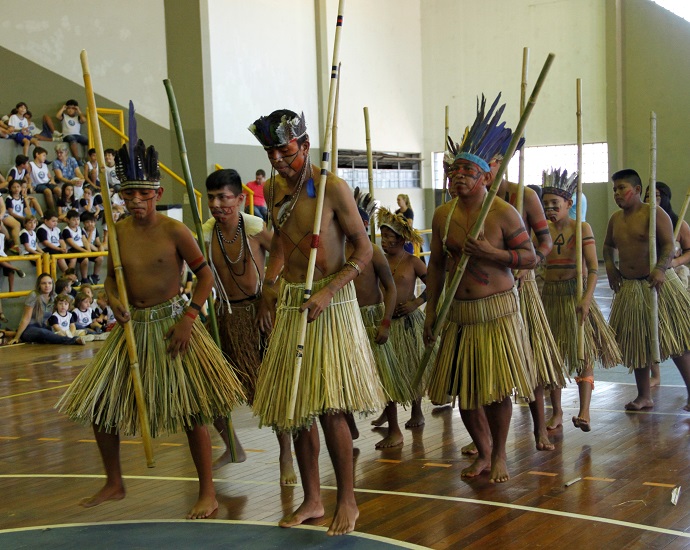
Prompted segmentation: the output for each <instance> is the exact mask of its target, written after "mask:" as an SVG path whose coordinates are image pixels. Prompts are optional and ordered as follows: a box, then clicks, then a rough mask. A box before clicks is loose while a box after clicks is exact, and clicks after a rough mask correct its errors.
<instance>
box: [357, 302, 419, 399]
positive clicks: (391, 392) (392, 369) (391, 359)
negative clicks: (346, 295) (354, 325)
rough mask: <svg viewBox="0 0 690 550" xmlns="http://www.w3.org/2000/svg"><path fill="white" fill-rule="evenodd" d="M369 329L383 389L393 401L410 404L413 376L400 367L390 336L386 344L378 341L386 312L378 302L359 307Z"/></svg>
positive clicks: (413, 394)
mask: <svg viewBox="0 0 690 550" xmlns="http://www.w3.org/2000/svg"><path fill="white" fill-rule="evenodd" d="M359 311H360V312H361V313H362V320H363V321H364V328H366V330H367V336H368V337H369V344H370V345H371V351H372V353H373V354H374V361H375V363H376V370H377V372H378V375H379V379H380V380H381V384H382V385H383V389H384V390H385V392H386V394H387V395H388V397H389V398H390V400H391V401H395V402H396V403H400V404H401V405H409V404H411V403H412V401H414V399H415V392H414V390H413V389H412V377H411V376H410V375H409V373H408V372H406V371H405V370H404V369H401V368H399V361H398V358H397V356H396V353H395V349H394V348H393V344H392V342H391V338H390V337H389V338H388V340H387V341H386V343H385V344H377V343H376V334H377V333H378V330H379V326H380V325H381V321H382V320H383V316H384V314H385V306H384V305H383V304H376V305H373V306H364V307H361V308H359Z"/></svg>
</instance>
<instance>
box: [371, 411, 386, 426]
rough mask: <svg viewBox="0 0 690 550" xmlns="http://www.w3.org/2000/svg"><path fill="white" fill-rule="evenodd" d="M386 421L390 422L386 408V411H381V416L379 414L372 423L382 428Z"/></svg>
mask: <svg viewBox="0 0 690 550" xmlns="http://www.w3.org/2000/svg"><path fill="white" fill-rule="evenodd" d="M386 422H388V415H387V414H386V411H385V409H384V411H383V412H382V413H381V416H379V417H378V418H377V419H376V420H372V421H371V425H372V426H376V427H377V428H380V427H381V426H383V425H384V424H385V423H386Z"/></svg>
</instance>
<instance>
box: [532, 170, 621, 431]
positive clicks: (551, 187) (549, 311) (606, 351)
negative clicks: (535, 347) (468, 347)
mask: <svg viewBox="0 0 690 550" xmlns="http://www.w3.org/2000/svg"><path fill="white" fill-rule="evenodd" d="M577 177H578V174H577V172H576V173H575V174H573V175H571V176H570V177H568V172H567V171H566V170H563V172H561V170H560V169H559V170H552V171H551V172H548V173H547V172H544V173H543V185H544V187H543V195H542V200H543V202H544V210H545V212H546V217H547V219H548V220H549V222H550V223H549V231H550V232H551V237H552V238H553V240H554V242H555V243H558V244H556V246H554V247H553V249H552V250H551V253H550V254H549V255H548V256H547V257H546V281H545V283H544V288H543V290H542V298H543V300H544V310H545V311H546V317H547V318H548V320H549V324H550V325H551V330H552V332H553V336H554V338H555V340H556V343H557V344H558V350H559V351H560V353H561V356H562V357H563V359H564V361H565V364H566V366H567V367H568V371H569V373H570V374H571V375H572V374H576V376H575V381H576V382H577V385H578V389H579V392H580V411H579V412H578V414H577V416H573V425H574V426H575V427H576V428H580V429H581V430H582V431H583V432H588V431H590V429H591V428H590V417H589V403H590V400H591V398H592V390H593V389H594V361H595V360H598V361H600V362H601V364H602V366H603V367H604V368H606V369H608V368H611V367H615V366H616V365H618V364H619V363H621V362H622V358H621V354H620V350H619V349H618V345H617V344H616V335H615V334H614V333H613V331H612V330H611V328H610V327H609V326H608V324H607V323H606V321H605V320H604V316H603V315H602V314H601V311H600V309H599V306H598V305H597V303H596V301H595V300H594V289H595V288H596V286H597V267H598V261H597V250H596V246H595V242H594V235H593V234H592V228H591V227H590V226H589V224H588V223H586V222H582V255H583V257H584V263H585V264H586V265H587V278H586V282H585V289H584V293H583V295H582V301H581V302H580V303H577V271H576V261H575V260H576V255H577V250H576V249H575V229H576V227H577V225H576V223H575V220H573V219H571V218H570V217H569V215H568V212H569V210H570V207H571V206H572V204H573V200H572V196H573V193H574V191H575V189H576V188H577ZM583 323H584V325H585V358H584V361H581V360H578V357H577V355H578V353H577V333H578V325H580V324H583ZM551 407H552V408H553V416H552V417H551V420H550V421H549V424H550V425H552V426H559V425H561V424H562V422H563V409H562V408H561V388H552V389H551Z"/></svg>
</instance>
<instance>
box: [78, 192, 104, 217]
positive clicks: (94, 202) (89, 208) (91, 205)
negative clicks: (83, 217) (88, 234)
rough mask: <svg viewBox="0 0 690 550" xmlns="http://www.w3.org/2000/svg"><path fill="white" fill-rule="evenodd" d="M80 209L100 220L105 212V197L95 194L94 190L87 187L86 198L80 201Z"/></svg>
mask: <svg viewBox="0 0 690 550" xmlns="http://www.w3.org/2000/svg"><path fill="white" fill-rule="evenodd" d="M79 207H80V210H81V212H91V213H92V214H93V215H94V216H96V219H97V220H98V219H99V218H100V216H101V211H102V210H103V197H101V195H100V194H94V191H93V189H91V188H90V187H87V188H86V189H84V198H82V199H80V200H79Z"/></svg>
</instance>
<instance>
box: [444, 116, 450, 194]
mask: <svg viewBox="0 0 690 550" xmlns="http://www.w3.org/2000/svg"><path fill="white" fill-rule="evenodd" d="M449 121H450V116H449V108H448V105H446V130H445V134H444V136H443V152H444V153H445V152H446V151H447V150H448V133H449V131H450V124H449ZM447 200H448V176H447V175H446V173H445V171H444V172H443V204H446V201H447Z"/></svg>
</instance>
